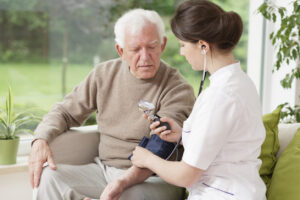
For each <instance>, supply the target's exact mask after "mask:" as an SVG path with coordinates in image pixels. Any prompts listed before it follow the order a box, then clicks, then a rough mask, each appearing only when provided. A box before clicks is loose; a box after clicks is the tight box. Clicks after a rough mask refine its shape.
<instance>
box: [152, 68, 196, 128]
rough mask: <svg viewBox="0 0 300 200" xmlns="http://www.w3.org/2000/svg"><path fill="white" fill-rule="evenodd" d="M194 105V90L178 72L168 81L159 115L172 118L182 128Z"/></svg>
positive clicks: (160, 104)
mask: <svg viewBox="0 0 300 200" xmlns="http://www.w3.org/2000/svg"><path fill="white" fill-rule="evenodd" d="M194 103H195V95H194V90H193V88H192V87H191V86H190V85H189V84H188V83H187V82H186V80H184V79H183V77H182V76H181V75H180V74H179V72H177V73H176V74H175V75H174V76H173V77H171V78H170V79H169V80H168V84H167V87H165V89H164V91H163V98H162V99H161V101H160V102H159V108H158V112H157V114H158V115H159V116H161V117H164V116H166V117H170V118H172V119H174V120H175V121H176V122H177V123H179V125H181V126H182V124H183V121H185V120H186V119H187V118H188V116H189V115H190V113H191V111H192V109H193V106H194Z"/></svg>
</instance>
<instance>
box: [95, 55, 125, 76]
mask: <svg viewBox="0 0 300 200" xmlns="http://www.w3.org/2000/svg"><path fill="white" fill-rule="evenodd" d="M123 64H124V61H123V60H122V59H121V58H115V59H110V60H107V61H104V62H101V63H99V64H98V65H97V66H96V67H95V71H96V72H106V73H109V72H114V71H118V70H119V69H120V68H121V66H122V65H123Z"/></svg>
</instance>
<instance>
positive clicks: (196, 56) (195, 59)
mask: <svg viewBox="0 0 300 200" xmlns="http://www.w3.org/2000/svg"><path fill="white" fill-rule="evenodd" d="M179 43H180V55H182V56H184V57H185V59H186V60H187V61H188V63H189V64H190V65H191V66H192V68H193V70H195V71H200V70H203V56H202V54H201V48H199V47H198V46H197V44H194V43H191V42H185V41H182V40H179Z"/></svg>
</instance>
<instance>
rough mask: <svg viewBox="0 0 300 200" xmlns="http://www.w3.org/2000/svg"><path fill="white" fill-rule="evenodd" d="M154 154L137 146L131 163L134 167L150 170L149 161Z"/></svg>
mask: <svg viewBox="0 0 300 200" xmlns="http://www.w3.org/2000/svg"><path fill="white" fill-rule="evenodd" d="M153 155H154V154H153V153H151V152H150V151H149V150H147V149H145V148H143V147H140V146H137V147H135V150H134V151H133V152H132V157H131V162H132V164H133V165H135V166H136V167H139V168H148V166H149V164H148V163H149V162H148V161H149V160H150V158H151V156H153Z"/></svg>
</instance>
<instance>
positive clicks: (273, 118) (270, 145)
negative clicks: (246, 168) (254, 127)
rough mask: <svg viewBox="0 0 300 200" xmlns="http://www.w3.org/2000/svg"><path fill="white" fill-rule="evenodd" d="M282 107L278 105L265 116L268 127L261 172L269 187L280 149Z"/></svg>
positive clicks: (262, 150) (264, 119) (266, 127)
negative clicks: (279, 131) (279, 128)
mask: <svg viewBox="0 0 300 200" xmlns="http://www.w3.org/2000/svg"><path fill="white" fill-rule="evenodd" d="M280 113H281V109H280V108H279V107H278V108H276V109H275V110H274V111H273V112H272V113H269V114H266V115H264V116H263V123H264V126H265V129H266V139H265V141H264V143H263V144H262V146H261V154H260V156H259V158H260V159H261V160H262V165H261V167H260V170H259V174H260V176H261V178H262V179H263V181H264V182H265V184H266V186H267V188H268V187H269V185H270V181H271V178H272V173H273V170H274V167H275V163H276V154H277V152H278V150H279V139H278V123H279V119H280Z"/></svg>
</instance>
